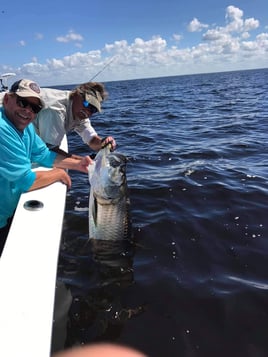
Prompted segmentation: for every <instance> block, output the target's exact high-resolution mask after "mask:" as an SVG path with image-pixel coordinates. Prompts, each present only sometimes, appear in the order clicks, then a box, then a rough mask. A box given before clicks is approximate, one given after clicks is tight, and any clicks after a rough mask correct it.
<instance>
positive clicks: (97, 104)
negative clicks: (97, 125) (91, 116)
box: [85, 93, 101, 112]
mask: <svg viewBox="0 0 268 357" xmlns="http://www.w3.org/2000/svg"><path fill="white" fill-rule="evenodd" d="M85 100H86V101H87V102H89V104H91V105H93V106H94V107H95V108H96V109H97V111H98V112H101V105H100V102H99V101H98V99H97V98H95V97H94V96H93V95H91V94H89V93H85Z"/></svg>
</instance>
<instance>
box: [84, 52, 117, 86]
mask: <svg viewBox="0 0 268 357" xmlns="http://www.w3.org/2000/svg"><path fill="white" fill-rule="evenodd" d="M116 57H117V56H114V57H112V59H111V60H110V61H109V62H108V63H106V65H105V66H104V67H102V69H101V70H100V71H99V72H97V73H96V74H95V75H94V76H93V77H92V78H90V80H89V82H91V81H92V80H93V79H94V78H96V77H97V76H98V75H99V74H100V73H102V72H103V71H104V70H105V68H107V67H108V66H109V65H110V64H111V63H112V62H113V61H114V59H115V58H116Z"/></svg>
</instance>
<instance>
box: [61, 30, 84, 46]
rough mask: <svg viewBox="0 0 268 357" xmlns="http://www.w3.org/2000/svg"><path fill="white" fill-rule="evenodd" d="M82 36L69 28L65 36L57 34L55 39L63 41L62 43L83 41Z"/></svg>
mask: <svg viewBox="0 0 268 357" xmlns="http://www.w3.org/2000/svg"><path fill="white" fill-rule="evenodd" d="M83 40H84V39H83V36H82V35H79V34H77V33H75V32H73V31H72V30H70V31H69V32H68V33H67V35H65V36H58V37H56V41H58V42H63V43H68V42H72V41H78V42H79V41H83Z"/></svg>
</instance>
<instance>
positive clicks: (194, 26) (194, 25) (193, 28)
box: [187, 17, 208, 32]
mask: <svg viewBox="0 0 268 357" xmlns="http://www.w3.org/2000/svg"><path fill="white" fill-rule="evenodd" d="M207 27H208V25H206V24H202V23H201V22H200V21H199V20H198V19H197V18H196V17H195V18H193V20H192V21H191V22H190V23H189V24H188V26H187V29H188V31H189V32H200V31H202V30H203V29H204V28H207Z"/></svg>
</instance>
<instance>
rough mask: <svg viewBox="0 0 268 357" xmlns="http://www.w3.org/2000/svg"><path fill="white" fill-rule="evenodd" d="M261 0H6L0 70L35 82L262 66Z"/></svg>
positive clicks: (265, 46) (264, 26)
mask: <svg viewBox="0 0 268 357" xmlns="http://www.w3.org/2000/svg"><path fill="white" fill-rule="evenodd" d="M267 14H268V7H267V0H255V1H252V0H244V1H242V0H241V1H225V0H204V1H199V0H195V1H194V0H185V1H179V0H165V1H162V0H160V1H155V0H135V1H131V2H126V1H125V0H101V1H90V0H75V1H71V2H69V1H66V0H64V1H63V0H55V1H53V2H52V1H50V0H49V1H41V2H38V4H37V3H36V1H32V0H29V1H27V0H26V1H24V2H18V1H5V2H3V4H1V6H0V19H1V28H2V31H1V34H0V43H1V60H0V74H3V73H7V72H14V73H16V77H13V78H12V82H13V81H14V80H17V79H20V78H30V79H33V80H36V81H37V82H38V83H39V84H40V85H41V86H46V85H60V84H74V83H81V82H85V81H88V80H90V79H91V78H92V77H93V76H94V75H96V74H97V73H99V72H101V73H100V74H99V75H98V76H97V77H96V78H95V80H97V81H104V82H105V81H114V80H124V79H134V78H146V77H160V76H169V75H182V74H192V73H208V72H219V71H229V70H239V69H252V68H264V67H268V16H267Z"/></svg>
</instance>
